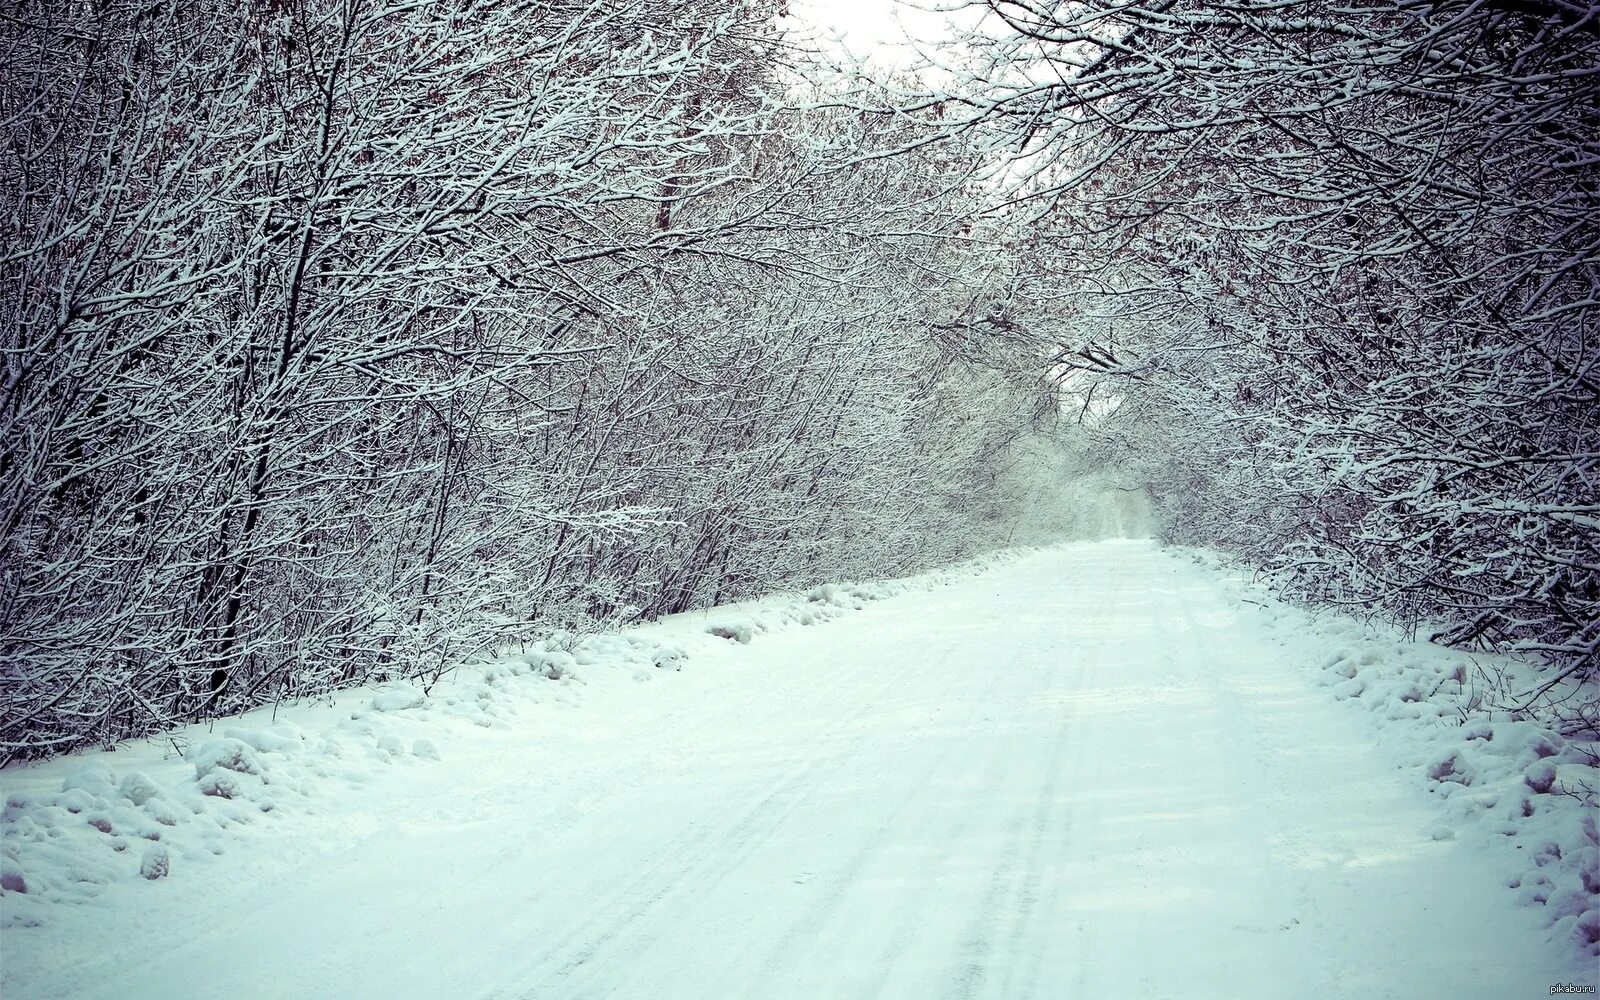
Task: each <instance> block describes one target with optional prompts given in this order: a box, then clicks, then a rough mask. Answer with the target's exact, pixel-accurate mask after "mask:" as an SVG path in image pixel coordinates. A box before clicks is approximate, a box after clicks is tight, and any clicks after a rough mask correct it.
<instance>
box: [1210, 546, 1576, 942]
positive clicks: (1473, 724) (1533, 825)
mask: <svg viewBox="0 0 1600 1000" xmlns="http://www.w3.org/2000/svg"><path fill="white" fill-rule="evenodd" d="M1194 556H1195V558H1196V560H1197V561H1198V562H1200V563H1201V564H1203V565H1206V566H1208V567H1213V571H1215V572H1218V573H1219V575H1223V576H1224V578H1226V579H1228V581H1229V584H1230V586H1231V589H1232V590H1233V592H1234V593H1235V594H1236V595H1238V596H1239V597H1240V599H1241V600H1242V601H1244V603H1245V604H1247V605H1253V607H1254V609H1255V610H1253V611H1251V610H1247V612H1246V613H1247V614H1253V615H1254V616H1255V617H1256V618H1257V619H1259V621H1260V623H1261V626H1262V628H1263V630H1264V631H1265V632H1266V633H1267V634H1269V635H1272V636H1273V637H1274V639H1275V640H1276V641H1277V642H1278V643H1279V644H1280V645H1282V646H1283V647H1284V649H1285V655H1286V658H1287V659H1288V660H1289V661H1290V662H1291V663H1294V664H1295V665H1297V666H1299V667H1300V668H1302V669H1304V670H1306V671H1307V672H1308V674H1309V675H1310V676H1311V678H1312V680H1313V682H1314V683H1316V684H1319V685H1322V686H1325V687H1327V688H1329V689H1330V690H1331V693H1332V695H1333V697H1335V698H1337V699H1340V700H1343V701H1346V702H1348V703H1350V704H1351V705H1354V706H1358V707H1359V708H1360V709H1362V710H1363V711H1364V712H1365V713H1366V714H1367V715H1368V716H1369V720H1370V721H1369V725H1370V726H1371V731H1372V733H1373V737H1374V739H1376V740H1377V741H1378V744H1379V745H1380V746H1381V747H1382V748H1383V750H1384V751H1385V753H1386V755H1387V756H1389V757H1390V758H1391V759H1393V760H1394V761H1396V762H1397V766H1398V767H1399V768H1401V769H1402V770H1403V771H1404V772H1405V774H1406V775H1407V777H1408V780H1410V781H1411V782H1412V783H1413V784H1414V785H1416V786H1418V787H1420V788H1421V789H1423V790H1425V791H1426V792H1427V793H1428V794H1429V795H1432V796H1434V797H1435V798H1437V799H1438V800H1440V801H1439V804H1438V813H1437V815H1438V820H1437V822H1435V823H1434V824H1432V825H1431V826H1430V827H1429V828H1428V835H1429V836H1430V837H1432V838H1433V839H1435V840H1441V841H1442V840H1452V839H1455V838H1456V837H1464V838H1467V839H1469V840H1471V841H1472V842H1474V843H1476V844H1480V845H1483V846H1484V847H1486V848H1488V849H1489V850H1490V851H1491V854H1492V856H1493V857H1494V858H1495V859H1496V862H1497V870H1498V871H1499V872H1500V873H1501V875H1500V877H1501V881H1502V882H1503V884H1504V885H1505V886H1506V887H1507V888H1508V889H1509V890H1511V891H1512V892H1513V893H1514V895H1515V898H1516V900H1517V902H1518V903H1519V904H1521V905H1523V906H1527V907H1533V908H1534V909H1536V910H1537V911H1538V912H1539V913H1540V914H1541V917H1542V919H1543V920H1544V922H1545V923H1546V924H1547V925H1548V926H1549V929H1550V935H1551V938H1552V940H1553V942H1554V943H1555V944H1556V945H1557V946H1559V947H1561V948H1563V949H1570V950H1572V951H1573V952H1574V953H1575V954H1577V955H1580V956H1583V957H1585V958H1587V959H1590V960H1595V961H1600V832H1597V830H1596V822H1595V820H1596V815H1597V808H1600V767H1597V765H1600V745H1597V744H1596V743H1595V742H1593V741H1580V740H1570V741H1569V740H1568V739H1566V738H1564V737H1562V736H1561V735H1560V734H1559V733H1557V732H1555V731H1554V730H1553V729H1552V728H1551V727H1550V726H1548V725H1542V724H1540V723H1539V722H1536V721H1534V717H1533V715H1531V714H1530V713H1526V712H1518V711H1515V710H1513V709H1508V708H1504V707H1496V705H1495V704H1494V697H1493V696H1492V694H1491V693H1490V691H1489V688H1490V687H1498V688H1506V687H1510V688H1515V689H1517V690H1531V689H1533V688H1534V687H1535V685H1536V683H1537V679H1538V678H1537V676H1536V675H1535V674H1534V672H1533V670H1532V668H1531V667H1530V665H1528V664H1526V663H1522V662H1519V661H1517V660H1515V659H1513V658H1510V657H1505V656H1494V655H1489V654H1483V653H1465V652H1463V651H1461V650H1457V649H1449V648H1445V647H1441V646H1436V645H1433V644H1431V643H1427V642H1416V641H1412V640H1409V639H1407V638H1405V637H1404V636H1402V635H1400V634H1399V633H1398V632H1396V631H1395V630H1394V629H1392V628H1385V627H1382V626H1379V625H1373V624H1369V623H1363V622H1360V621H1357V620H1356V619H1353V618H1350V617H1347V616H1344V615H1336V614H1316V613H1313V612H1311V611H1307V610H1305V609H1302V608H1297V607H1292V606H1289V605H1286V604H1284V603H1283V602H1280V601H1277V600H1275V599H1274V598H1272V597H1271V595H1270V594H1268V593H1267V591H1266V590H1265V588H1264V587H1261V586H1260V585H1250V584H1246V583H1245V582H1244V580H1243V579H1242V578H1241V577H1237V576H1234V577H1227V576H1226V575H1225V571H1223V570H1221V569H1220V567H1221V565H1222V563H1221V561H1220V560H1218V559H1217V558H1216V557H1215V556H1212V555H1210V554H1208V553H1195V554H1194ZM1246 595H1248V596H1246ZM1568 693H1569V694H1571V696H1572V697H1573V698H1588V699H1591V700H1593V699H1595V698H1596V697H1597V693H1596V692H1595V691H1593V690H1592V689H1591V690H1587V691H1585V690H1580V689H1574V690H1572V691H1570V692H1568Z"/></svg>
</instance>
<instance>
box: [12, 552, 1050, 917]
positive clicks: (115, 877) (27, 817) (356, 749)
mask: <svg viewBox="0 0 1600 1000" xmlns="http://www.w3.org/2000/svg"><path fill="white" fill-rule="evenodd" d="M1028 551H1032V550H1012V551H1010V552H1004V553H995V554H991V555H988V556H983V557H980V558H977V559H973V560H969V561H967V562H964V563H959V564H956V565H954V566H951V567H947V568H944V569H940V570H937V571H934V572H931V573H926V574H923V575H921V576H917V577H912V578H909V579H905V580H893V581H875V582H863V583H840V584H831V585H828V586H824V587H818V588H816V589H814V590H812V591H809V592H806V593H783V594H777V595H773V596H772V597H769V598H765V599H762V600H758V601H747V602H742V603H740V604H736V605H728V606H725V607H722V608H714V609H711V610H709V611H702V612H690V613H686V614H683V615H676V616H673V617H672V618H669V619H665V620H663V621H661V622H656V623H651V624H649V625H645V626H641V627H639V628H636V629H631V630H629V631H628V632H624V633H618V634H606V635H588V636H577V635H573V634H571V633H567V632H556V633H553V634H551V635H548V636H546V637H544V638H542V639H540V640H538V641H536V642H530V643H527V644H525V645H524V646H522V647H520V648H518V649H516V650H506V651H503V652H502V653H500V654H499V655H497V656H496V657H494V658H492V659H491V660H488V661H485V662H480V663H474V664H464V665H462V666H460V667H458V668H457V669H456V670H454V671H452V672H451V673H450V675H449V676H448V677H447V678H445V679H444V680H442V681H440V682H438V683H436V684H434V685H432V686H431V687H429V688H427V689H424V688H421V687H418V686H417V685H415V684H411V683H391V684H383V685H379V686H377V687H369V688H365V689H357V690H353V691H348V692H345V693H344V694H342V695H340V696H337V697H335V698H334V699H333V700H332V704H331V705H330V704H327V703H324V704H306V705H295V706H290V707H288V708H286V709H281V710H278V711H277V712H274V710H272V709H270V708H267V709H257V710H254V711H252V712H250V713H247V714H246V715H244V716H241V717H237V718H234V719H230V720H223V721H218V722H216V723H212V724H210V725H199V726H190V727H187V728H184V729H179V730H174V731H172V732H169V733H166V734H163V735H161V736H158V737H153V738H151V739H147V740H140V741H136V742H134V743H130V744H128V745H126V746H125V747H122V748H120V749H118V750H117V751H115V752H112V751H95V752H84V753H78V754H72V755H69V756H67V757H62V758H57V759H55V760H50V761H41V762H34V763H29V764H15V765H12V766H10V767H7V768H6V769H4V770H3V771H0V791H3V792H4V793H5V806H4V810H3V811H0V897H3V898H4V906H3V908H0V928H3V927H12V926H36V925H38V924H41V923H43V922H44V921H46V920H47V919H48V915H49V912H50V909H51V908H52V907H54V906H59V905H63V904H74V903H82V902H84V901H86V900H90V899H93V898H94V897H96V896H99V895H100V894H102V893H103V892H104V891H105V889H106V888H107V887H108V886H109V885H111V884H112V883H117V882H125V883H130V884H137V882H138V881H139V880H146V881H148V882H150V883H152V884H153V885H159V884H161V883H163V882H165V881H167V880H169V879H174V880H181V879H182V878H183V875H184V872H185V870H186V869H188V868H190V867H193V866H202V865H217V864H225V863H228V859H229V858H230V857H231V856H232V854H233V852H234V849H235V848H236V847H237V846H239V845H241V844H243V843H247V842H250V841H252V840H256V839H259V838H263V837H271V836H274V834H273V832H272V830H273V828H274V827H279V825H280V824H282V823H284V822H285V821H286V820H290V819H292V818H293V817H295V816H297V815H308V814H314V813H316V812H318V811H321V810H323V809H324V808H327V804H328V803H330V802H331V803H333V804H334V805H335V806H337V805H338V804H339V803H340V802H341V801H342V800H344V799H346V798H348V797H349V796H352V795H359V794H361V790H362V789H364V788H369V787H370V786H372V785H373V784H375V783H377V782H378V781H380V780H384V781H400V780H404V778H403V775H402V776H399V777H396V776H395V769H396V768H399V769H400V770H401V771H403V769H404V768H405V767H407V766H426V765H428V764H429V763H431V762H435V761H440V760H442V759H443V757H444V756H445V755H446V754H447V753H448V747H449V738H450V734H451V733H452V732H453V731H458V727H463V726H465V727H482V728H491V727H499V726H510V725H516V724H518V722H517V718H518V716H519V714H520V713H521V712H522V710H523V709H525V708H526V707H527V706H529V705H531V704H535V703H541V702H545V701H555V702H560V703H571V704H574V705H575V704H577V703H578V702H579V701H580V700H581V692H582V691H583V690H584V689H585V688H586V687H587V686H588V680H589V678H591V677H592V676H594V675H595V674H596V673H597V672H604V673H605V674H606V675H607V676H616V677H623V678H627V679H629V680H632V681H648V680H651V679H652V678H653V677H655V676H657V675H658V674H661V673H663V672H665V673H674V672H677V671H680V670H682V669H683V668H684V667H685V665H687V664H691V663H692V662H693V658H694V656H695V655H696V654H697V653H699V652H702V651H709V650H711V649H713V648H725V647H726V646H727V645H728V644H727V642H726V641H725V639H727V638H731V639H734V640H736V641H738V642H740V643H748V642H750V641H752V640H754V639H755V638H756V637H757V636H759V635H764V634H768V633H772V632H775V631H778V630H781V629H784V628H789V627H793V626H801V625H813V624H818V623H820V622H825V621H829V620H831V619H833V618H837V617H838V616H840V615H843V614H847V613H851V612H852V611H855V610H858V609H861V608H863V607H865V606H866V605H867V604H868V603H870V602H872V601H877V600H882V599H884V598H886V597H892V596H894V595H896V594H901V593H905V592H907V591H909V590H930V589H933V588H936V587H940V586H944V585H947V584H951V583H955V582H957V581H960V580H964V579H968V578H970V577H972V576H975V575H977V574H979V573H982V572H983V571H985V570H987V569H989V568H991V567H993V566H997V565H1000V564H1003V563H1006V562H1012V561H1015V560H1016V559H1018V558H1020V557H1022V556H1023V555H1026V554H1027V553H1028ZM285 716H289V717H285ZM291 717H292V718H291ZM219 731H220V732H219ZM467 731H470V728H469V729H468V730H467ZM441 747H443V748H444V749H441ZM279 829H281V827H279ZM279 836H281V834H279Z"/></svg>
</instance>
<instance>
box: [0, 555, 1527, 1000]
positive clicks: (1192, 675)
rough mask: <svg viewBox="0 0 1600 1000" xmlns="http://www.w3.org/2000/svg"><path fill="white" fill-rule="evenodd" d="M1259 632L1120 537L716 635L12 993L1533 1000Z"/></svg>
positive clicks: (326, 822) (43, 948)
mask: <svg viewBox="0 0 1600 1000" xmlns="http://www.w3.org/2000/svg"><path fill="white" fill-rule="evenodd" d="M1239 608H1240V605H1239V604H1238V602H1237V601H1236V600H1234V599H1232V598H1229V597H1227V596H1226V595H1225V594H1224V593H1223V592H1222V591H1221V590H1219V589H1218V587H1217V585H1216V583H1215V577H1214V575H1212V574H1210V573H1208V572H1207V571H1204V570H1202V569H1201V568H1199V567H1197V566H1195V565H1193V564H1191V563H1189V562H1186V561H1185V560H1184V559H1183V558H1182V557H1180V556H1175V555H1171V554H1168V553H1165V552H1163V551H1161V550H1160V549H1158V548H1156V547H1154V546H1151V545H1148V544H1145V543H1137V542H1124V543H1102V544H1098V545H1078V546H1068V547H1064V548H1061V549H1057V550H1052V551H1047V552H1043V553H1040V554H1038V555H1034V556H1030V557H1028V558H1026V559H1024V560H1023V561H1021V562H1018V563H1014V564H1012V565H1009V566H1005V567H1002V568H999V569H996V570H993V571H991V572H989V573H987V574H985V575H983V576H979V577H974V578H970V579H968V580H966V581H964V582H960V583H957V584H955V585H952V586H949V587H947V588H944V589H939V590H934V591H931V592H924V593H911V594H906V595H902V596H900V597H897V598H894V599H891V600H886V601H882V602H879V603H877V604H873V605H870V606H868V607H867V608H866V609H865V610H863V611H861V612H859V613H855V614H851V615H849V616H847V617H845V618H842V619H840V620H837V621H833V622H830V623H826V624H823V625H819V626H816V627H813V628H793V629H789V630H787V631H784V632H781V633H776V634H773V635H769V636H762V637H759V638H758V639H757V641H756V642H755V643H754V644H753V645H750V646H748V647H746V646H740V645H738V644H736V643H732V642H727V643H724V644H722V648H719V649H718V650H717V651H715V652H713V653H710V654H707V655H705V656H699V657H697V658H696V659H695V660H694V661H693V662H692V663H691V664H690V665H689V666H687V667H686V668H685V669H684V670H683V671H682V672H681V673H676V674H673V673H667V674H664V675H663V676H661V677H660V678H659V679H657V680H656V681H655V682H654V683H649V684H631V685H628V686H627V688H626V689H622V688H618V689H617V691H616V692H615V697H611V698H609V699H602V698H600V697H596V698H594V699H593V700H592V701H591V702H590V703H586V704H583V705H580V706H578V707H576V708H572V709H570V710H567V711H564V712H563V713H557V714H554V715H552V716H550V717H549V718H547V719H546V718H542V719H540V720H537V721H536V722H535V721H530V722H529V723H528V724H527V725H526V726H525V727H507V728H505V729H494V730H476V729H474V730H471V731H470V732H468V733H466V734H465V735H463V736H462V737H461V738H459V739H456V740H454V741H453V742H451V743H449V744H448V745H446V743H445V741H443V740H441V746H442V747H443V748H444V749H445V760H444V762H443V763H442V764H430V765H429V766H426V767H417V768H411V769H406V770H403V771H402V770H399V769H396V770H394V772H393V773H392V774H389V775H385V776H383V777H381V778H380V779H378V780H376V781H374V782H373V784H372V785H371V786H369V787H368V788H366V789H363V790H362V791H361V792H359V793H358V794H355V795H353V796H351V797H349V798H347V799H345V800H343V801H340V802H333V803H326V804H325V808H324V809H323V810H322V811H320V812H318V813H316V814H307V815H302V816H299V817H291V818H288V819H285V820H283V821H282V822H281V823H280V824H279V825H278V826H277V827H275V828H274V831H273V834H272V837H273V840H272V845H273V846H272V848H271V849H268V848H267V847H266V846H264V845H263V844H262V843H260V842H256V843H249V844H245V845H244V846H242V847H240V848H238V849H237V850H235V851H233V852H232V853H230V854H227V855H224V857H223V858H221V859H219V861H218V863H217V864H215V865H212V866H210V867H208V868H206V869H204V870H199V869H195V868H190V869H189V870H187V871H184V872H179V873H175V875H174V877H172V878H169V879H166V880H163V881H162V882H158V883H144V882H133V883H129V884H126V885H114V886H112V887H110V888H109V889H108V890H107V892H106V894H105V895H104V896H102V897H100V899H98V900H96V901H94V902H93V903H91V904H87V905H81V906H72V907H62V908H61V910H60V912H59V914H57V915H56V916H54V917H53V919H52V921H51V923H50V924H49V926H46V927H40V928H24V929H22V930H20V931H18V932H16V933H13V934H10V935H8V936H9V937H10V941H9V942H8V943H7V948H6V951H7V952H8V954H6V956H5V962H6V964H7V966H8V967H9V968H8V969H7V972H6V977H7V983H8V987H7V990H6V1000H28V998H46V997H58V996H94V997H108V998H109V997H116V998H122V1000H135V998H161V1000H173V998H185V997H196V998H201V997H204V998H227V1000H242V998H250V997H274V998H302V997H339V998H364V997H372V998H391V1000H392V998H450V1000H468V998H498V1000H514V998H515V1000H523V998H529V1000H531V998H552V1000H553V998H601V997H637V998H669V997H670V998H677V997H682V998H697V1000H698V998H717V997H737V998H790V997H795V998H808V1000H809V998H846V997H863V998H865V997H906V998H929V1000H934V998H951V1000H955V998H976V997H994V998H1017V1000H1021V998H1029V997H1051V998H1055V997H1089V998H1125V997H1200V998H1210V997H1216V998H1230V1000H1235V998H1247V1000H1248V998H1281V997H1288V996H1299V995H1305V996H1315V997H1319V998H1324V997H1332V998H1338V997H1349V998H1361V1000H1378V998H1383V997H1396V998H1402V997H1403V998H1406V1000H1414V998H1431V997H1452V998H1470V997H1495V998H1511V997H1519V996H1527V997H1533V996H1536V995H1538V996H1543V995H1546V991H1547V988H1548V985H1549V984H1550V983H1553V982H1556V981H1557V979H1556V976H1555V974H1554V972H1555V970H1556V969H1557V968H1558V967H1559V966H1558V965H1557V964H1555V963H1556V962H1558V959H1557V958H1555V957H1552V956H1551V955H1550V954H1548V953H1546V952H1545V951H1544V950H1543V949H1545V948H1547V947H1548V946H1547V945H1544V944H1542V943H1541V942H1542V939H1541V938H1540V935H1539V933H1538V931H1537V929H1536V927H1535V924H1534V920H1533V917H1532V915H1531V914H1530V913H1529V912H1528V911H1523V910H1518V909H1516V908H1515V907H1514V906H1513V905H1512V904H1511V898H1510V897H1511V894H1510V893H1509V892H1508V891H1507V890H1506V889H1505V888H1504V887H1503V886H1501V885H1499V884H1497V882H1496V880H1495V879H1494V878H1492V877H1491V876H1490V875H1488V874H1487V873H1486V871H1485V870H1484V869H1483V868H1482V867H1481V866H1480V865H1479V864H1477V863H1476V860H1475V856H1474V855H1473V853H1472V849H1471V848H1470V847H1469V846H1467V845H1465V844H1463V843H1461V842H1456V841H1449V842H1444V843H1438V842H1434V841H1433V840H1431V839H1429V837H1428V836H1427V835H1426V834H1425V832H1424V831H1425V830H1426V829H1427V827H1428V826H1429V824H1430V821H1431V819H1430V817H1431V815H1432V808H1433V806H1432V804H1431V803H1430V802H1429V801H1428V799H1427V798H1426V796H1423V795H1422V794H1421V793H1420V792H1419V791H1418V790H1417V789H1416V788H1415V787H1414V786H1412V785H1408V784H1406V783H1405V782H1404V781H1403V780H1402V777H1401V775H1400V773H1399V772H1397V771H1396V770H1395V769H1394V767H1393V765H1392V764H1390V763H1388V762H1386V761H1385V760H1383V759H1381V758H1380V757H1379V756H1378V754H1377V752H1376V751H1375V750H1374V749H1373V747H1372V745H1371V740H1370V734H1369V733H1368V732H1367V730H1365V729H1364V728H1363V726H1364V725H1365V723H1364V721H1363V720H1361V719H1359V718H1357V717H1356V715H1355V714H1353V713H1352V712H1351V711H1350V710H1349V709H1348V707H1345V706H1340V705H1338V704H1336V703H1335V702H1333V701H1332V700H1331V698H1330V697H1329V695H1328V693H1327V690H1326V689H1325V688H1319V687H1317V686H1315V685H1313V684H1312V683H1311V680H1310V678H1309V677H1308V676H1307V672H1306V671H1305V670H1304V669H1302V668H1300V667H1298V666H1293V665H1290V664H1287V663H1285V662H1283V659H1284V658H1283V655H1282V653H1281V652H1280V651H1279V650H1278V649H1277V647H1274V646H1273V645H1272V644H1271V643H1270V642H1268V641H1267V640H1266V639H1265V638H1263V637H1262V636H1261V635H1259V634H1258V631H1257V629H1256V627H1252V626H1249V625H1248V623H1247V620H1246V618H1245V617H1244V616H1242V615H1241V612H1240V610H1239ZM134 897H137V900H138V902H137V903H136V904H130V902H129V900H130V899H133V898H134ZM132 905H137V907H138V909H137V911H136V912H137V914H138V915H137V918H136V919H124V918H118V917H117V914H119V913H125V912H129V911H130V910H131V909H132Z"/></svg>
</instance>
